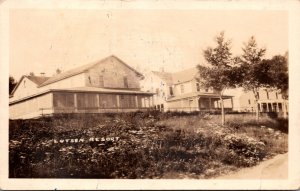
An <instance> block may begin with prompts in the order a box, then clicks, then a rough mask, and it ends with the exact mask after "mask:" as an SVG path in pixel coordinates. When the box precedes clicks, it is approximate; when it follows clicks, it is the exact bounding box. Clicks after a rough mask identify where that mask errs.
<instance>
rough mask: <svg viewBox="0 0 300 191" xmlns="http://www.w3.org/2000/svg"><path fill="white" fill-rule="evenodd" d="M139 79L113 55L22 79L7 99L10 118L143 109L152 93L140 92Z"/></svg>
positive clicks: (148, 104) (141, 77) (148, 103)
mask: <svg viewBox="0 0 300 191" xmlns="http://www.w3.org/2000/svg"><path fill="white" fill-rule="evenodd" d="M143 78H144V76H143V75H142V74H141V73H139V72H138V71H136V70H135V69H133V68H131V67H130V66H129V65H127V64H125V63H124V62H123V61H122V60H120V59H119V58H117V57H116V56H110V57H107V58H105V59H103V60H100V61H98V62H95V63H90V64H87V65H83V66H81V67H78V68H75V69H72V70H70V71H66V72H63V73H60V74H57V75H55V76H53V77H44V76H23V77H22V78H21V79H20V81H19V82H18V84H17V85H16V87H15V89H14V90H13V92H12V95H11V96H10V99H9V114H10V119H19V118H21V119H25V118H34V117H39V116H41V115H46V114H47V115H49V114H54V113H104V112H126V111H136V110H143V109H147V108H149V107H150V106H151V105H152V103H151V101H152V94H151V93H147V92H142V91H140V85H139V81H140V80H141V79H143Z"/></svg>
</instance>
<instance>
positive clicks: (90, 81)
mask: <svg viewBox="0 0 300 191" xmlns="http://www.w3.org/2000/svg"><path fill="white" fill-rule="evenodd" d="M89 83H90V84H91V83H92V80H91V76H89Z"/></svg>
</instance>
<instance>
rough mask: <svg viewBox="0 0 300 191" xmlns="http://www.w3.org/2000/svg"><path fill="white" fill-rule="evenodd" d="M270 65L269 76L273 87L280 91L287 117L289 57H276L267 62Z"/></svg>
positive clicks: (284, 112) (284, 113)
mask: <svg viewBox="0 0 300 191" xmlns="http://www.w3.org/2000/svg"><path fill="white" fill-rule="evenodd" d="M267 62H268V64H269V76H270V78H271V79H272V84H271V86H272V87H273V88H275V89H277V90H279V91H280V93H281V95H282V98H283V99H284V102H283V117H284V118H286V117H287V106H286V105H287V104H286V100H287V99H288V89H289V74H288V55H287V54H286V55H285V56H281V55H276V56H273V57H272V59H270V60H268V61H267Z"/></svg>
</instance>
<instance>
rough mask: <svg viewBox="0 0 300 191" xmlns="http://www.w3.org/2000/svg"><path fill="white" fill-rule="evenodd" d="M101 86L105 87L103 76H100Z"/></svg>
mask: <svg viewBox="0 0 300 191" xmlns="http://www.w3.org/2000/svg"><path fill="white" fill-rule="evenodd" d="M99 86H100V87H104V80H103V76H99Z"/></svg>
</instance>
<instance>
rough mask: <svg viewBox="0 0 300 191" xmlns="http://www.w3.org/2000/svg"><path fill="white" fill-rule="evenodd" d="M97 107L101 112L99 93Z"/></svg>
mask: <svg viewBox="0 0 300 191" xmlns="http://www.w3.org/2000/svg"><path fill="white" fill-rule="evenodd" d="M97 107H98V109H97V110H98V112H99V113H100V111H101V110H100V96H99V94H97Z"/></svg>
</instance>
